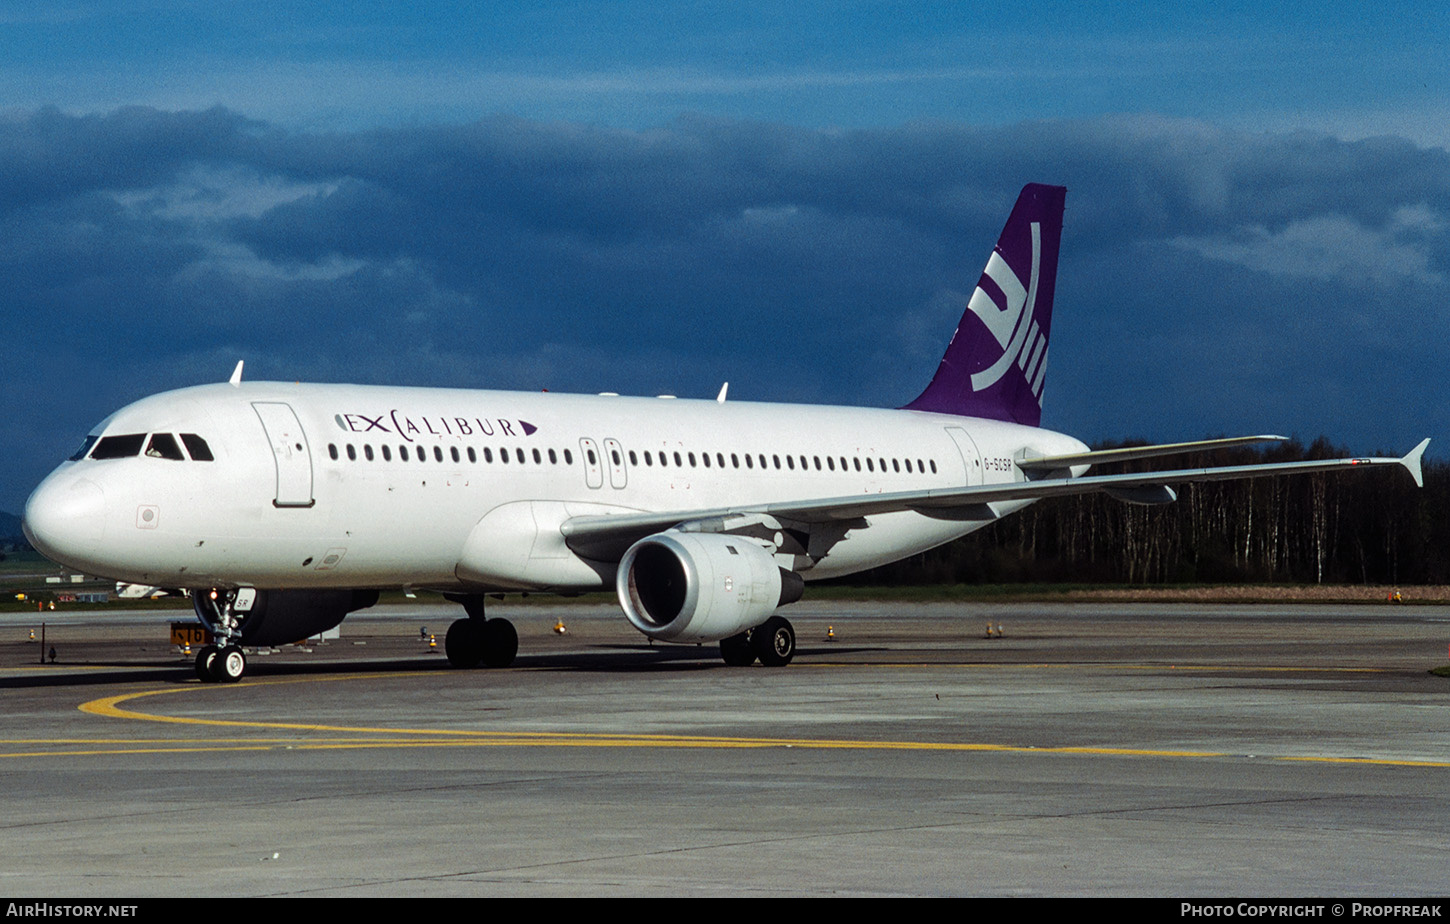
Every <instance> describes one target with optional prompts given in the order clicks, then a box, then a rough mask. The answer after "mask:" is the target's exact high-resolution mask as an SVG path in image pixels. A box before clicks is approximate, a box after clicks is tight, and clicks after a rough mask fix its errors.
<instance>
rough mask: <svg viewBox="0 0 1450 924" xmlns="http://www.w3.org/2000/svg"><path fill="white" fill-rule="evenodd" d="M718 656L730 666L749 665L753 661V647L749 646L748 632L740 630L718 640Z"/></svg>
mask: <svg viewBox="0 0 1450 924" xmlns="http://www.w3.org/2000/svg"><path fill="white" fill-rule="evenodd" d="M720 657H721V658H723V659H724V661H725V663H726V664H728V665H730V666H731V667H749V666H750V665H752V664H754V663H755V649H754V648H752V647H751V646H750V633H749V632H742V633H740V634H739V635H732V636H730V637H729V638H722V639H721V640H720Z"/></svg>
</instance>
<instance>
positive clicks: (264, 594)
mask: <svg viewBox="0 0 1450 924" xmlns="http://www.w3.org/2000/svg"><path fill="white" fill-rule="evenodd" d="M377 602H378V592H377V591H376V590H253V589H251V588H242V589H241V590H239V591H237V600H236V606H235V612H236V616H237V619H238V621H239V628H240V630H241V638H240V640H239V643H240V644H243V645H287V644H290V643H292V642H297V641H301V640H302V639H305V638H311V637H312V636H314V635H317V634H319V633H322V632H326V631H327V630H328V629H331V628H332V627H333V626H336V625H339V624H341V622H342V620H343V618H344V617H346V616H347V614H348V613H351V612H353V611H354V610H360V609H363V608H364V607H369V606H372V605H373V604H374V603H377ZM192 606H193V608H194V609H195V610H196V615H197V617H198V618H200V619H201V621H202V623H203V624H205V625H206V626H207V627H208V628H211V629H213V631H215V628H214V625H213V624H214V622H215V620H216V611H215V606H216V604H215V603H214V602H213V601H212V599H211V598H210V596H209V594H208V593H207V592H206V591H195V592H193V594H192Z"/></svg>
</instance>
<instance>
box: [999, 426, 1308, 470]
mask: <svg viewBox="0 0 1450 924" xmlns="http://www.w3.org/2000/svg"><path fill="white" fill-rule="evenodd" d="M1287 439H1288V437H1287V436H1269V435H1264V436H1230V437H1226V438H1223V439H1216V440H1194V441H1193V442H1189V443H1158V444H1155V445H1152V446H1125V447H1123V448H1122V449H1096V450H1093V451H1092V452H1075V453H1072V454H1070V455H1062V456H1039V457H1037V458H1035V459H1032V458H1028V459H1018V460H1017V467H1018V468H1020V469H1022V470H1023V471H1024V472H1043V471H1052V470H1054V469H1060V468H1071V467H1072V466H1074V465H1106V464H1107V463H1109V462H1127V461H1128V460H1130V459H1153V458H1157V457H1158V456H1177V455H1183V454H1185V453H1190V452H1205V451H1207V450H1210V449H1228V448H1229V447H1231V446H1248V445H1251V444H1253V443H1282V442H1284V441H1285V440H1287Z"/></svg>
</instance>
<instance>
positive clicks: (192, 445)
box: [181, 433, 215, 462]
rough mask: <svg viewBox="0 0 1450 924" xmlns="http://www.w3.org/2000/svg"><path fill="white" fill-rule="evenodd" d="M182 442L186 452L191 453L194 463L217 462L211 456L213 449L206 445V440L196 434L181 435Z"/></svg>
mask: <svg viewBox="0 0 1450 924" xmlns="http://www.w3.org/2000/svg"><path fill="white" fill-rule="evenodd" d="M181 442H182V445H184V446H185V447H186V451H187V452H189V453H191V458H192V461H193V462H213V461H215V459H214V458H213V457H212V454H211V447H210V446H208V445H207V444H206V440H204V439H202V438H201V437H199V436H197V435H196V434H195V433H183V434H181Z"/></svg>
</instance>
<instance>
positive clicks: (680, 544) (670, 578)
mask: <svg viewBox="0 0 1450 924" xmlns="http://www.w3.org/2000/svg"><path fill="white" fill-rule="evenodd" d="M804 588H805V582H804V581H803V580H802V579H801V577H800V575H798V574H796V573H795V572H792V571H787V570H785V569H784V568H781V567H780V566H778V565H777V564H776V563H775V559H774V558H773V557H772V556H771V554H770V553H769V552H767V551H766V550H765V549H763V548H761V547H760V546H759V545H757V544H756V543H754V542H752V541H751V540H749V539H744V538H741V537H739V536H727V535H721V534H719V533H686V532H678V531H670V532H664V533H656V534H655V535H653V536H646V537H645V538H643V539H641V540H640V541H638V542H636V543H635V544H634V545H632V546H630V548H629V551H627V552H625V553H624V557H623V558H622V559H620V562H619V571H618V573H617V574H616V576H615V589H616V590H617V591H618V593H619V605H620V606H622V607H624V615H625V617H626V618H628V619H629V622H630V624H631V625H633V626H634V627H635V628H636V629H638V630H639V631H641V632H643V633H644V634H645V635H648V636H649V637H650V638H655V639H659V640H660V641H665V642H686V643H688V642H713V641H718V640H720V639H723V638H729V637H731V636H733V635H739V634H740V633H741V632H744V631H745V630H746V629H749V628H752V627H754V626H758V625H760V624H761V623H762V622H764V621H765V620H766V618H767V617H768V616H770V614H771V613H773V612H775V609H776V607H779V606H784V605H785V604H787V603H794V602H795V601H796V600H799V599H800V597H801V593H802V591H803V590H804Z"/></svg>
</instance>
